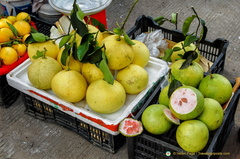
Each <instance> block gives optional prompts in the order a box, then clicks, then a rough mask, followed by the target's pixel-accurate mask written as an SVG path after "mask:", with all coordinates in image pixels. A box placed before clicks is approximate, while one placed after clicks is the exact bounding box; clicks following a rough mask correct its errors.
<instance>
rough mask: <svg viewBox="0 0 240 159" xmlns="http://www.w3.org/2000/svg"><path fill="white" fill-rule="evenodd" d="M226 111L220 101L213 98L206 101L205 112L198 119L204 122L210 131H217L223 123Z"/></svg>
mask: <svg viewBox="0 0 240 159" xmlns="http://www.w3.org/2000/svg"><path fill="white" fill-rule="evenodd" d="M223 117H224V111H223V109H222V106H221V105H220V104H219V102H218V101H216V100H215V99H212V98H205V99H204V110H203V112H202V114H201V115H200V116H198V117H197V119H199V120H201V121H202V122H204V123H205V124H206V125H207V127H208V129H209V131H213V130H216V129H217V128H219V127H220V126H221V124H222V122H223Z"/></svg>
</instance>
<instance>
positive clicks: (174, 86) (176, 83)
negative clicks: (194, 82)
mask: <svg viewBox="0 0 240 159" xmlns="http://www.w3.org/2000/svg"><path fill="white" fill-rule="evenodd" d="M181 86H182V83H181V82H180V81H178V80H176V79H173V80H172V82H171V83H170V86H169V89H168V97H169V98H170V97H171V95H172V93H173V92H174V91H175V90H176V89H177V88H179V87H181Z"/></svg>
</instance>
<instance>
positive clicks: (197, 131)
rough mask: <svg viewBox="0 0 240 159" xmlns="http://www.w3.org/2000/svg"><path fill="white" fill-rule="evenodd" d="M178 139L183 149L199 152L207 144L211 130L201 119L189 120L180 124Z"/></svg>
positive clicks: (177, 133)
mask: <svg viewBox="0 0 240 159" xmlns="http://www.w3.org/2000/svg"><path fill="white" fill-rule="evenodd" d="M176 139H177V143H178V144H179V146H180V147H181V148H182V149H183V150H185V151H187V152H199V151H201V150H202V149H203V148H204V147H205V146H206V145H207V142H208V139H209V131H208V128H207V126H206V125H205V124H204V123H203V122H201V121H200V120H187V121H184V122H182V123H181V124H180V125H179V126H178V128H177V132H176Z"/></svg>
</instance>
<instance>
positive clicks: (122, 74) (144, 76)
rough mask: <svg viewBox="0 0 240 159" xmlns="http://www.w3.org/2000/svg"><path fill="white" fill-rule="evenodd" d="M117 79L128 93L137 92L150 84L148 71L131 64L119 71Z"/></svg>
mask: <svg viewBox="0 0 240 159" xmlns="http://www.w3.org/2000/svg"><path fill="white" fill-rule="evenodd" d="M116 80H117V81H118V82H119V83H121V84H122V86H123V87H124V89H125V91H126V93H129V94H137V93H140V92H141V91H143V90H144V89H145V88H146V87H147V85H148V72H147V71H146V70H145V69H144V68H143V67H141V66H139V65H136V64H130V65H128V66H127V67H125V68H123V69H121V70H119V71H118V73H117V77H116Z"/></svg>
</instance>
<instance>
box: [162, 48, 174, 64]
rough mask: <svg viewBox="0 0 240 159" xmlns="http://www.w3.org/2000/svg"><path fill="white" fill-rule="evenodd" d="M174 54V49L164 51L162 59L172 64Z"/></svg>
mask: <svg viewBox="0 0 240 159" xmlns="http://www.w3.org/2000/svg"><path fill="white" fill-rule="evenodd" d="M172 53H173V49H166V50H165V51H164V56H163V57H161V59H162V60H164V61H167V62H170V61H171V55H172Z"/></svg>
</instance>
